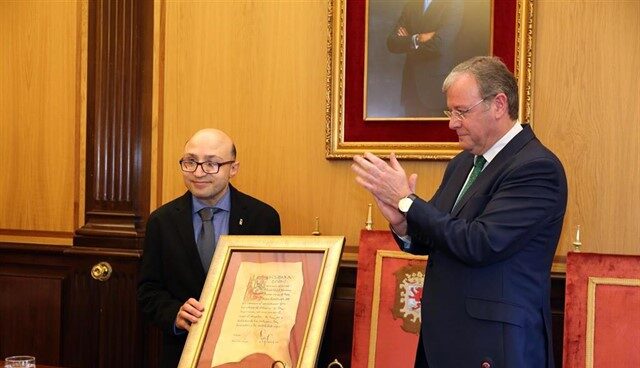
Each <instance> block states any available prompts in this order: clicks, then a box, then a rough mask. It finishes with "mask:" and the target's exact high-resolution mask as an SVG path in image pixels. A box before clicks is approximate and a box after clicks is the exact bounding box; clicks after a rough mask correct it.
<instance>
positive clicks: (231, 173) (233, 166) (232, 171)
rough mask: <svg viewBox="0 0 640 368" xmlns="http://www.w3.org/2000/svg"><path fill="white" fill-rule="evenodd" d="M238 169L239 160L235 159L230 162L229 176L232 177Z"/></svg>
mask: <svg viewBox="0 0 640 368" xmlns="http://www.w3.org/2000/svg"><path fill="white" fill-rule="evenodd" d="M238 170H240V161H236V162H234V163H232V164H231V169H230V170H229V178H233V177H234V176H236V174H237V173H238Z"/></svg>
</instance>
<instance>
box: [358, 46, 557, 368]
mask: <svg viewBox="0 0 640 368" xmlns="http://www.w3.org/2000/svg"><path fill="white" fill-rule="evenodd" d="M443 91H445V93H446V96H447V105H448V107H449V109H450V110H448V111H447V112H446V114H447V116H449V117H450V122H449V127H450V128H451V129H453V130H455V131H456V133H457V134H458V137H459V142H460V145H461V146H462V148H463V149H464V151H463V152H462V153H460V154H459V155H457V156H456V157H455V158H454V159H453V160H451V162H450V163H449V164H448V165H447V168H446V170H445V173H444V177H443V179H442V183H441V184H440V187H439V188H438V190H437V191H436V193H435V195H434V196H433V198H431V200H429V201H425V200H423V199H421V198H419V197H418V196H416V195H415V194H413V193H414V192H415V188H416V180H417V176H416V174H412V175H411V176H409V177H407V175H406V174H405V171H404V170H403V168H402V167H401V166H400V164H399V163H398V161H397V160H396V158H395V156H394V155H393V154H392V155H391V159H390V163H389V164H387V163H386V162H385V161H383V160H381V159H379V158H378V157H376V156H374V155H372V154H370V153H366V154H365V155H364V157H362V156H358V157H356V158H355V159H354V164H353V165H352V168H353V170H354V171H355V173H356V174H357V177H356V181H357V182H358V183H360V184H361V185H362V186H364V187H365V188H366V189H368V190H369V191H370V192H371V193H372V194H373V195H374V198H375V200H376V202H377V203H378V206H379V207H380V209H381V211H382V213H383V215H384V216H385V217H386V218H387V220H389V223H390V226H391V229H392V230H393V232H394V233H395V235H396V236H397V240H398V244H399V245H400V246H401V248H402V249H403V250H405V251H408V252H411V253H416V254H428V255H429V260H428V263H427V271H426V278H425V284H424V290H423V298H422V315H421V317H422V328H421V333H420V343H419V346H418V351H417V356H416V365H415V366H416V367H432V368H433V367H436V368H440V367H483V368H489V367H501V368H502V367H518V368H540V367H553V356H552V351H553V350H552V346H551V336H552V335H551V312H550V301H549V292H550V269H551V264H552V261H553V257H554V255H555V251H556V247H557V243H558V238H559V236H560V231H561V229H562V221H563V218H564V214H565V208H566V203H567V182H566V177H565V174H564V169H563V167H562V164H561V163H560V161H559V160H558V158H557V157H556V156H555V155H554V154H553V153H552V152H551V151H549V150H548V149H547V148H545V147H544V146H543V145H542V143H540V141H539V140H538V139H537V138H536V137H535V135H534V134H533V131H532V130H531V127H530V126H529V125H521V124H520V123H519V122H518V121H517V117H518V90H517V86H516V81H515V78H514V77H513V75H512V74H511V73H510V72H509V70H508V69H507V68H506V66H505V65H504V64H503V63H502V62H501V61H500V60H499V59H497V58H492V57H476V58H472V59H470V60H468V61H466V62H464V63H462V64H460V65H458V66H457V67H455V68H454V69H453V71H452V72H451V73H450V74H449V76H447V78H446V80H445V82H444V85H443Z"/></svg>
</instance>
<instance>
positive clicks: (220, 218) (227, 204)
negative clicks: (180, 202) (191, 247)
mask: <svg viewBox="0 0 640 368" xmlns="http://www.w3.org/2000/svg"><path fill="white" fill-rule="evenodd" d="M191 203H192V208H193V213H192V214H191V218H192V220H193V236H194V239H196V240H197V239H198V235H199V234H200V229H202V219H201V218H200V215H199V214H198V211H200V210H201V209H203V208H205V207H214V208H217V209H218V210H217V212H216V213H215V214H214V215H213V228H214V229H215V230H216V240H215V244H216V245H217V244H218V239H220V235H228V234H229V213H230V211H231V190H230V189H229V187H228V186H227V191H226V192H225V193H224V195H223V196H222V198H220V200H219V201H218V203H216V204H215V205H213V206H210V205H207V204H204V203H202V202H201V201H200V200H199V199H198V198H196V197H194V196H191Z"/></svg>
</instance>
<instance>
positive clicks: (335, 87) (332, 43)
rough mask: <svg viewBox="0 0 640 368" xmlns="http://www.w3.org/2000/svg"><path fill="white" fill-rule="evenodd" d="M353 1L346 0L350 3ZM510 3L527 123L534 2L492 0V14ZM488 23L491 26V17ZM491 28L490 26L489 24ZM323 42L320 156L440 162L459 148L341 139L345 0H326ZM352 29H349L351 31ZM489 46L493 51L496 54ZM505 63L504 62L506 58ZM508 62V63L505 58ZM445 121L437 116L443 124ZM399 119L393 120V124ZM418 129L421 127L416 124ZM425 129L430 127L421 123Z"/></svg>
mask: <svg viewBox="0 0 640 368" xmlns="http://www.w3.org/2000/svg"><path fill="white" fill-rule="evenodd" d="M352 1H353V0H351V1H350V3H351V2H352ZM353 3H354V4H356V5H352V6H365V5H364V2H363V1H359V2H357V1H354V2H353ZM497 6H500V7H503V6H505V7H510V6H513V7H515V19H514V20H513V21H514V22H515V25H514V27H513V29H515V33H514V34H513V40H514V42H515V53H514V55H513V66H514V74H515V75H516V78H517V79H518V81H519V83H518V84H519V95H520V114H519V115H520V121H523V122H524V121H527V122H529V123H532V69H533V68H532V64H533V61H532V58H533V52H532V48H533V14H534V13H533V0H508V1H500V2H499V3H496V0H493V1H492V7H493V8H492V9H493V12H492V14H495V7H497ZM492 24H494V22H493V20H492ZM492 27H495V25H493V26H492ZM328 28H329V29H328V31H329V37H328V41H327V85H326V88H327V105H326V106H327V108H326V130H325V144H326V150H325V157H326V158H328V159H348V158H352V157H353V156H354V155H356V154H362V153H363V152H365V151H369V152H372V153H374V154H377V155H380V156H388V155H389V154H390V153H391V152H395V153H396V154H397V155H398V156H399V157H401V158H406V159H421V160H445V159H450V158H452V157H453V156H455V155H456V154H457V153H458V152H460V148H459V147H458V143H457V142H454V141H450V142H436V141H432V142H424V141H411V137H406V138H407V139H404V140H403V141H377V140H371V141H362V140H359V141H349V140H347V139H345V131H348V129H350V128H349V124H350V123H351V122H349V121H347V122H345V106H346V102H347V101H346V100H347V98H348V96H347V94H346V93H345V82H346V79H347V78H346V77H347V75H346V69H347V68H346V66H347V65H348V63H349V62H350V59H347V51H348V50H347V48H346V45H347V37H349V36H348V32H347V1H346V0H330V1H329V9H328ZM493 31H495V28H492V40H493V39H495V37H496V36H495V33H494V32H493ZM352 33H353V32H351V33H349V34H352ZM495 51H496V50H494V49H493V48H492V53H493V54H496V52H495ZM505 62H507V61H505ZM507 64H508V65H509V64H510V61H509V62H507ZM445 121H446V120H444V119H443V120H442V121H441V123H442V122H445ZM399 123H400V122H398V121H394V122H393V124H399ZM398 127H400V125H394V126H391V127H390V128H389V129H401V128H398ZM420 129H422V128H420ZM424 129H429V125H428V124H425V125H424Z"/></svg>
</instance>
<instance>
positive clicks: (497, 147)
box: [474, 120, 523, 167]
mask: <svg viewBox="0 0 640 368" xmlns="http://www.w3.org/2000/svg"><path fill="white" fill-rule="evenodd" d="M522 129H523V128H522V124H520V121H519V120H516V122H515V123H514V124H513V127H511V129H509V131H508V132H507V133H506V134H505V135H503V136H502V138H500V139H499V140H498V141H497V142H496V143H495V144H494V145H493V146H491V148H489V149H488V150H487V152H485V153H483V154H482V157H484V158H485V159H486V160H487V163H486V164H485V167H486V166H487V165H488V164H489V163H490V162H491V160H493V159H494V158H495V157H496V156H497V155H498V153H500V151H502V149H503V148H504V146H506V145H507V143H509V142H510V141H511V140H512V139H513V138H514V137H515V136H516V135H518V133H520V132H521V131H522ZM474 161H475V160H474Z"/></svg>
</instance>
